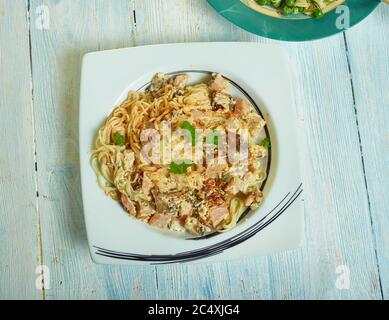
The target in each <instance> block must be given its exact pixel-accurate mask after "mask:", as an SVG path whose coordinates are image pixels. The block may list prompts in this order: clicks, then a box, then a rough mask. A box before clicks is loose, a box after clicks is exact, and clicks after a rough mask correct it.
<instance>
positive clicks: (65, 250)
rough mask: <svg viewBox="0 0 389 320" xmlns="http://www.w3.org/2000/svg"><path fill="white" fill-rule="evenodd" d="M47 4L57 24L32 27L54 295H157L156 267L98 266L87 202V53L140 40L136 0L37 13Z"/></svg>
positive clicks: (69, 4) (57, 4)
mask: <svg viewBox="0 0 389 320" xmlns="http://www.w3.org/2000/svg"><path fill="white" fill-rule="evenodd" d="M41 5H44V6H46V7H43V8H44V10H46V9H47V10H48V11H47V12H48V14H49V15H50V26H49V28H48V29H47V30H46V29H44V30H40V29H39V28H38V29H37V28H35V25H34V24H32V25H31V27H32V30H31V40H32V55H33V80H34V82H33V84H34V101H35V108H34V109H35V119H36V141H37V157H38V188H39V192H40V198H39V209H40V216H41V221H42V240H43V259H44V263H45V264H46V265H47V266H48V267H49V270H50V288H46V298H47V299H106V298H112V299H114V298H116V299H142V298H156V297H157V290H156V280H155V268H153V267H147V268H136V267H132V268H131V267H103V266H96V265H94V264H93V263H92V261H91V259H90V256H89V252H88V247H87V240H86V232H85V226H84V219H83V212H82V205H81V204H82V202H81V201H82V200H81V190H80V173H79V155H78V101H79V78H80V67H81V58H82V56H83V54H84V53H86V52H89V51H95V50H99V49H111V48H118V47H123V46H131V45H132V44H133V42H132V41H131V29H130V20H129V14H130V13H132V11H131V8H130V3H129V1H127V0H120V1H119V0H116V1H106V0H94V1H82V0H79V1H67V0H62V1H58V0H51V1H47V0H45V1H38V0H33V1H31V13H32V16H35V12H36V9H37V8H38V7H39V6H41ZM32 23H34V20H33V21H32ZM47 285H49V280H48V279H47Z"/></svg>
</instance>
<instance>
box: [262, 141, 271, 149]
mask: <svg viewBox="0 0 389 320" xmlns="http://www.w3.org/2000/svg"><path fill="white" fill-rule="evenodd" d="M262 146H263V147H264V148H265V149H266V150H269V148H270V139H269V138H265V139H263V142H262Z"/></svg>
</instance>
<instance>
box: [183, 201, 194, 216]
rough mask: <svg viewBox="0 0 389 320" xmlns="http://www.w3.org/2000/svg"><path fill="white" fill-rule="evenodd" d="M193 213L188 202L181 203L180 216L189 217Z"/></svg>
mask: <svg viewBox="0 0 389 320" xmlns="http://www.w3.org/2000/svg"><path fill="white" fill-rule="evenodd" d="M192 212H193V207H192V204H191V203H190V202H188V201H183V202H182V203H181V209H180V215H181V216H189V215H191V214H192Z"/></svg>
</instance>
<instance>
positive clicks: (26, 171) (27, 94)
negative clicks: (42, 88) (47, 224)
mask: <svg viewBox="0 0 389 320" xmlns="http://www.w3.org/2000/svg"><path fill="white" fill-rule="evenodd" d="M27 19H28V16H27V6H26V3H25V1H14V0H2V1H0V110H1V116H0V136H1V139H0V149H1V150H2V151H1V154H0V242H1V246H0V270H1V272H0V300H1V299H40V298H41V292H40V290H38V289H39V287H38V289H37V288H36V286H35V279H36V278H38V275H37V274H36V273H35V270H36V268H37V267H38V266H39V241H38V217H37V214H36V201H35V199H36V196H35V193H36V189H35V172H34V167H35V166H34V163H35V160H34V137H33V136H34V127H33V121H32V95H31V73H30V53H29V39H28V23H27Z"/></svg>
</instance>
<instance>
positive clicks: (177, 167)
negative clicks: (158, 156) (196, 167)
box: [169, 162, 193, 174]
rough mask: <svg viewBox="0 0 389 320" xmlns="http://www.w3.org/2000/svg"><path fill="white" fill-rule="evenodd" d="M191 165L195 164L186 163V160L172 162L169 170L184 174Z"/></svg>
mask: <svg viewBox="0 0 389 320" xmlns="http://www.w3.org/2000/svg"><path fill="white" fill-rule="evenodd" d="M191 166H193V163H186V162H183V163H176V162H173V163H171V164H170V168H169V171H170V172H171V173H174V174H184V173H186V170H188V168H190V167H191Z"/></svg>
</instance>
